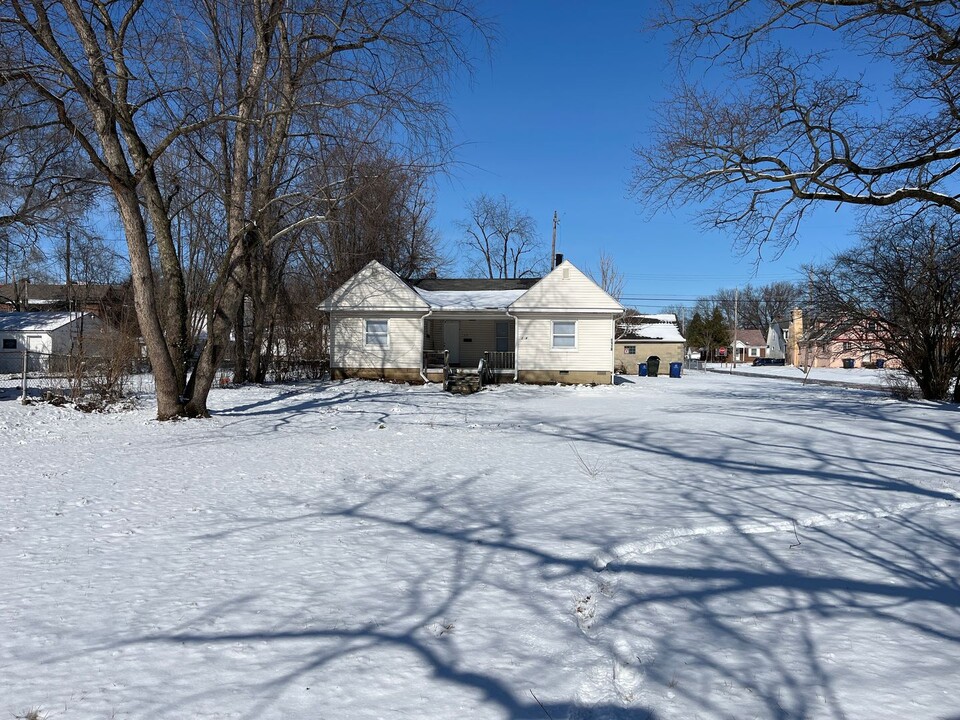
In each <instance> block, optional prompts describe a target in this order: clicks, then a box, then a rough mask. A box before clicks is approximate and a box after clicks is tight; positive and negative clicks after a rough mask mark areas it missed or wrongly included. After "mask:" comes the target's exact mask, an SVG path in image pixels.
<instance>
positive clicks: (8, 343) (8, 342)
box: [3, 338, 17, 350]
mask: <svg viewBox="0 0 960 720" xmlns="http://www.w3.org/2000/svg"><path fill="white" fill-rule="evenodd" d="M3 349H4V350H16V349H17V341H16V339H14V338H4V339H3Z"/></svg>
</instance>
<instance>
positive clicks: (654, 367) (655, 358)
mask: <svg viewBox="0 0 960 720" xmlns="http://www.w3.org/2000/svg"><path fill="white" fill-rule="evenodd" d="M659 372H660V356H659V355H651V356H650V357H648V358H647V375H649V376H650V377H657V374H658V373H659Z"/></svg>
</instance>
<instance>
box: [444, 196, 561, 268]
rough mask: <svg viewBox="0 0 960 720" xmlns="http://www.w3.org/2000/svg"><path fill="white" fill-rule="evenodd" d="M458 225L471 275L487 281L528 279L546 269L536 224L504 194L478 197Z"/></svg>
mask: <svg viewBox="0 0 960 720" xmlns="http://www.w3.org/2000/svg"><path fill="white" fill-rule="evenodd" d="M467 213H468V215H469V218H468V219H467V220H464V221H461V222H460V223H459V228H460V231H461V233H462V234H463V240H462V247H463V248H464V250H465V251H466V253H467V261H468V262H469V263H470V267H471V269H472V271H473V272H474V273H476V274H477V275H480V276H486V277H488V278H520V277H531V276H536V275H539V274H540V273H542V272H543V271H544V269H545V264H544V260H543V247H542V243H541V242H540V239H539V237H538V235H537V224H536V221H534V219H533V218H532V217H531V216H530V215H529V214H527V213H525V212H523V211H522V210H519V209H517V208H516V207H515V206H514V205H513V203H512V202H510V201H509V200H508V199H507V198H506V196H505V195H501V196H500V197H498V198H494V197H491V196H489V195H479V196H477V197H475V198H474V199H473V200H471V201H470V202H468V203H467Z"/></svg>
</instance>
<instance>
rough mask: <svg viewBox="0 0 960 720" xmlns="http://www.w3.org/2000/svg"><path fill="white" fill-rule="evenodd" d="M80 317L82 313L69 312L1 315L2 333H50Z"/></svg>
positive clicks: (0, 327)
mask: <svg viewBox="0 0 960 720" xmlns="http://www.w3.org/2000/svg"><path fill="white" fill-rule="evenodd" d="M85 314H87V315H89V313H85ZM80 317H81V315H80V313H68V312H11V313H0V332H50V331H51V330H56V329H57V328H61V327H63V326H64V325H67V324H68V323H69V322H70V321H71V320H78V319H79V318H80Z"/></svg>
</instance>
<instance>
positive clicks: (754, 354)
mask: <svg viewBox="0 0 960 720" xmlns="http://www.w3.org/2000/svg"><path fill="white" fill-rule="evenodd" d="M736 344H737V347H736V358H737V362H750V361H751V360H755V359H756V358H763V357H767V338H766V337H764V335H763V331H761V330H757V329H756V328H741V329H739V330H737V343H736Z"/></svg>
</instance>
